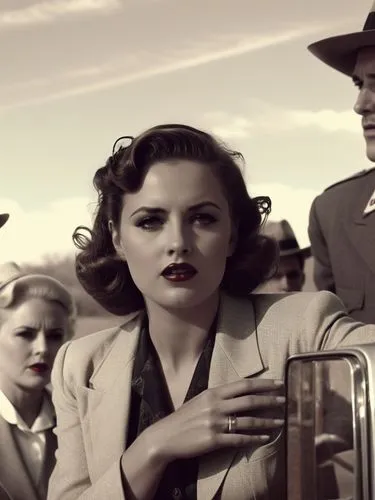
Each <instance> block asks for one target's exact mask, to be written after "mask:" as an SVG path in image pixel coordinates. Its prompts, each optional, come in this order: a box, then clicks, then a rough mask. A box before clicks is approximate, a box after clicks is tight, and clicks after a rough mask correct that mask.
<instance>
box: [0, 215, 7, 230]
mask: <svg viewBox="0 0 375 500" xmlns="http://www.w3.org/2000/svg"><path fill="white" fill-rule="evenodd" d="M8 219H9V214H0V227H3V225H4V224H5V223H6V221H7V220H8Z"/></svg>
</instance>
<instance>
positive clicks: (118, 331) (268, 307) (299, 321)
mask: <svg viewBox="0 0 375 500" xmlns="http://www.w3.org/2000/svg"><path fill="white" fill-rule="evenodd" d="M139 331H140V315H139V314H135V315H133V317H131V318H129V320H128V321H127V322H126V323H125V324H124V325H123V326H121V327H120V328H111V329H109V330H105V331H102V332H98V333H95V334H92V335H90V336H87V337H83V338H80V339H77V340H73V341H71V342H69V343H67V344H65V345H64V346H63V347H62V348H61V349H60V351H59V353H58V356H57V358H56V361H55V365H54V370H53V375H52V385H53V401H54V404H55V408H56V412H57V436H58V450H57V454H56V457H57V464H56V468H55V470H54V472H53V474H52V477H51V480H50V485H49V495H48V500H73V499H74V500H77V499H80V500H89V499H90V500H102V499H103V498H108V499H111V500H124V499H125V495H124V492H123V489H122V483H121V471H120V457H121V455H122V453H123V451H124V449H125V440H126V435H127V428H128V416H129V403H130V380H131V374H132V368H133V361H134V355H135V350H136V346H137V341H138V335H139ZM372 341H375V326H374V325H367V326H365V325H362V324H361V323H354V322H353V320H350V319H349V318H348V317H347V316H346V315H345V314H344V313H343V305H342V303H341V302H340V300H339V299H338V298H337V297H336V296H334V295H333V294H331V293H330V292H318V293H299V294H292V295H254V296H252V297H250V298H249V299H234V298H230V297H228V296H225V295H223V296H222V300H221V305H220V311H219V320H218V329H217V336H216V342H215V346H214V350H213V354H212V361H211V368H210V375H209V387H215V386H217V385H220V384H224V383H227V382H232V381H236V380H239V379H241V378H243V377H255V378H259V377H262V378H270V379H281V378H283V373H284V366H285V361H286V359H287V358H288V356H290V355H292V354H295V353H298V352H306V351H316V350H319V349H329V348H334V347H336V346H338V345H349V344H358V343H366V342H367V343H368V342H372ZM283 442H284V440H283V437H280V436H279V437H278V438H277V439H276V440H275V441H273V442H271V443H268V444H266V445H265V446H261V447H258V448H254V447H251V448H248V449H245V450H223V451H221V452H218V453H212V454H210V455H207V456H204V457H202V458H201V459H200V464H199V475H198V483H197V498H198V500H212V499H214V498H215V499H223V500H251V499H254V500H255V499H256V500H260V499H261V500H271V499H272V500H273V499H274V498H278V499H280V498H283V496H282V491H283V490H282V488H283V483H284V478H285V473H284V471H283V462H284V460H283V458H284V455H283V453H284V449H283Z"/></svg>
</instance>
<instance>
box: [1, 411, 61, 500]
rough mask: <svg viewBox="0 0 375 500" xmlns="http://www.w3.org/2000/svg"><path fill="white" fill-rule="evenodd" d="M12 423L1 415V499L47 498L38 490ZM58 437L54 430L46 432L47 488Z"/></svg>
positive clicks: (45, 479) (45, 464)
mask: <svg viewBox="0 0 375 500" xmlns="http://www.w3.org/2000/svg"><path fill="white" fill-rule="evenodd" d="M12 427H13V426H12V425H11V424H9V423H8V422H7V421H6V420H4V419H3V418H2V417H0V500H9V499H10V500H45V499H44V498H42V497H41V496H40V495H39V493H38V491H37V490H36V488H35V486H34V483H33V481H32V479H31V476H30V474H29V471H28V469H27V466H26V464H25V462H24V460H23V457H22V454H21V452H20V450H19V448H18V445H17V442H16V441H15V439H14V435H13V431H12ZM56 447H57V439H56V436H55V434H54V433H53V432H52V430H48V431H47V434H46V455H45V460H44V466H43V478H44V483H45V486H46V489H47V486H48V480H49V476H50V475H51V472H52V470H53V468H54V465H55V451H56Z"/></svg>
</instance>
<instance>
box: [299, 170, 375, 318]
mask: <svg viewBox="0 0 375 500" xmlns="http://www.w3.org/2000/svg"><path fill="white" fill-rule="evenodd" d="M374 190H375V169H371V170H368V171H364V172H361V173H359V174H357V175H355V176H353V177H351V178H349V179H347V180H345V181H342V182H339V183H337V184H335V185H333V186H331V187H330V188H328V189H327V190H326V191H325V192H323V193H322V194H321V195H320V196H318V197H317V198H316V199H315V200H314V202H313V204H312V207H311V210H310V219H309V237H310V241H311V250H312V254H313V257H314V280H315V284H316V286H317V288H318V290H330V291H332V292H335V293H336V294H337V295H338V296H339V297H340V298H341V300H342V301H343V302H344V304H345V306H346V308H347V310H348V312H349V314H350V315H351V316H353V317H354V318H355V319H358V320H359V321H363V322H366V323H375V205H374V210H373V211H372V212H370V213H368V214H367V215H364V214H363V211H364V209H365V207H366V205H367V203H368V201H369V199H370V197H371V195H372V194H373V193H374Z"/></svg>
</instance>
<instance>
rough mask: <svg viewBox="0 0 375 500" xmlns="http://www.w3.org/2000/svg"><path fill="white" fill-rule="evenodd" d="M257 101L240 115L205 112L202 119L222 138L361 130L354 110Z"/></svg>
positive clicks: (355, 131)
mask: <svg viewBox="0 0 375 500" xmlns="http://www.w3.org/2000/svg"><path fill="white" fill-rule="evenodd" d="M257 104H258V106H257V107H258V109H257V110H255V111H254V110H249V111H248V112H247V113H243V114H241V115H238V114H230V113H225V112H214V113H206V114H205V115H204V117H203V119H204V121H205V123H207V126H208V127H209V128H210V130H212V131H213V132H214V133H215V134H217V135H218V136H220V137H221V138H223V139H244V138H246V137H250V136H252V135H255V134H262V135H264V134H273V133H275V132H276V133H277V134H280V133H281V132H294V131H296V130H297V129H298V130H301V129H304V128H311V127H312V128H315V129H320V130H321V131H323V132H326V133H334V132H348V133H354V134H358V133H359V132H360V130H361V126H360V119H359V117H358V115H356V114H355V113H354V111H353V110H345V111H336V110H333V109H322V110H308V109H283V108H278V107H276V106H272V107H270V106H269V105H268V104H267V103H263V104H260V103H257ZM275 123H277V124H278V125H277V128H276V129H275Z"/></svg>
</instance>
